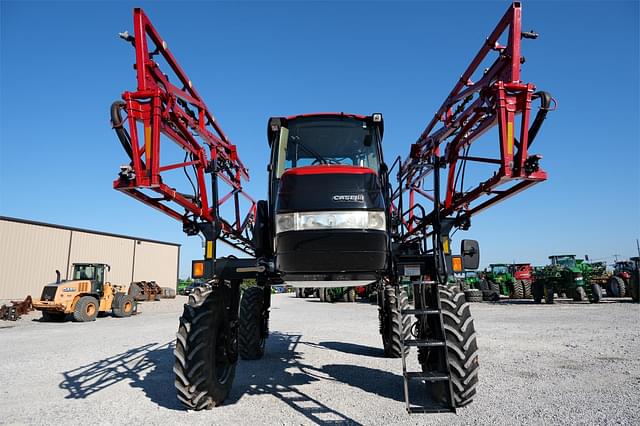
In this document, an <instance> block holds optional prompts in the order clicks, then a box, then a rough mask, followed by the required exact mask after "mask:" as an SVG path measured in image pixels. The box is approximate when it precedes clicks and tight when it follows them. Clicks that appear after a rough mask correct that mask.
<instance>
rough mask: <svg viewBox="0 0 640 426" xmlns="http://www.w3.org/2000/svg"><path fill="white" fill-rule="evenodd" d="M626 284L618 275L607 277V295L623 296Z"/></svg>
mask: <svg viewBox="0 0 640 426" xmlns="http://www.w3.org/2000/svg"><path fill="white" fill-rule="evenodd" d="M626 287H627V286H626V285H625V284H624V280H623V279H622V278H620V277H616V276H613V277H611V278H610V279H609V283H608V284H607V296H609V297H624V296H625V293H626V290H627V288H626Z"/></svg>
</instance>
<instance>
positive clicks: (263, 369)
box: [225, 332, 360, 425]
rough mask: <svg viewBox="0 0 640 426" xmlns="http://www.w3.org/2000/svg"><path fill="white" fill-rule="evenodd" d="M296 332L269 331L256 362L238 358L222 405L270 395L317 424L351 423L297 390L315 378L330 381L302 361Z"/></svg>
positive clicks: (345, 417)
mask: <svg viewBox="0 0 640 426" xmlns="http://www.w3.org/2000/svg"><path fill="white" fill-rule="evenodd" d="M300 337H301V336H300V335H294V334H282V333H276V332H272V333H271V334H270V335H269V339H268V340H267V347H266V350H265V356H264V358H262V359H261V360H257V361H241V362H240V363H239V364H238V368H237V369H236V379H235V382H234V384H233V387H232V388H231V393H230V395H229V398H228V399H227V401H226V402H225V405H229V404H235V403H236V402H238V401H239V400H240V399H241V398H242V397H243V396H244V395H264V394H267V395H273V396H274V397H276V398H278V399H279V400H281V401H282V402H284V403H285V404H287V405H288V406H289V407H291V408H292V409H294V410H295V411H297V412H298V413H300V414H302V415H303V416H305V417H306V418H308V419H309V420H310V421H311V422H313V423H318V424H354V425H359V424H360V423H358V422H357V421H355V420H354V419H352V418H350V417H348V416H346V415H345V414H342V413H340V412H339V411H337V410H334V409H332V408H330V407H329V406H327V405H325V404H323V403H322V402H320V401H318V400H317V399H315V398H313V397H311V396H310V395H308V394H306V393H305V392H303V391H301V390H300V389H299V387H300V386H302V385H307V384H310V383H313V382H316V381H319V380H332V379H331V378H330V377H329V378H328V377H327V373H326V372H325V371H324V370H323V369H322V368H320V369H318V368H316V367H313V366H310V365H306V364H303V363H302V362H301V358H302V357H301V355H300V352H298V351H297V350H296V348H297V346H298V344H299V343H300Z"/></svg>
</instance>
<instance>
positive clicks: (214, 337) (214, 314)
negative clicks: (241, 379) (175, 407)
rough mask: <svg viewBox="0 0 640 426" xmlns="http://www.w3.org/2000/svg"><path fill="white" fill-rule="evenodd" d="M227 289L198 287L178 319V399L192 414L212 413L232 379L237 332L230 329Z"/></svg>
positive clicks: (223, 398)
mask: <svg viewBox="0 0 640 426" xmlns="http://www.w3.org/2000/svg"><path fill="white" fill-rule="evenodd" d="M230 298H231V294H230V289H229V288H228V287H226V286H223V285H221V286H219V287H215V288H213V289H212V288H211V287H208V286H207V287H197V288H196V289H194V291H193V292H192V293H191V294H190V295H189V302H188V303H186V304H185V305H184V311H183V313H182V316H181V317H180V326H179V327H178V333H177V334H176V348H175V350H174V352H173V353H174V355H175V364H174V367H173V371H174V373H175V374H176V380H175V387H176V390H177V397H178V400H180V402H182V404H184V405H185V407H186V408H188V409H191V410H203V409H207V410H208V409H211V408H213V407H216V406H218V405H221V404H222V403H223V402H224V400H225V399H226V398H227V395H229V390H230V389H231V385H232V384H233V379H234V377H235V370H236V362H237V359H238V355H237V331H234V330H233V329H232V328H230V324H229V320H228V318H227V317H226V315H227V303H228V302H229V300H230Z"/></svg>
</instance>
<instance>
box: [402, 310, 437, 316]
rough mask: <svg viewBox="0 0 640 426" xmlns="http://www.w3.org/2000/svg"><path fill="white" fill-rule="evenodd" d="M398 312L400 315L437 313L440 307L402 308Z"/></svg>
mask: <svg viewBox="0 0 640 426" xmlns="http://www.w3.org/2000/svg"><path fill="white" fill-rule="evenodd" d="M400 313H401V314H402V315H421V314H422V315H425V314H426V315H437V314H439V313H440V309H403V310H402V311H401V312H400Z"/></svg>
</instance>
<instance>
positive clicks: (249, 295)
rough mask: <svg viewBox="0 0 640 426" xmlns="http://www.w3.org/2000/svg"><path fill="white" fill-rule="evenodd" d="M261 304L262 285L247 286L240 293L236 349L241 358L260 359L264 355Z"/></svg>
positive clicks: (262, 298)
mask: <svg viewBox="0 0 640 426" xmlns="http://www.w3.org/2000/svg"><path fill="white" fill-rule="evenodd" d="M263 305H264V289H263V288H262V287H257V286H254V287H249V288H248V289H246V290H245V291H244V293H243V294H242V300H241V301H240V317H239V319H238V350H239V352H240V357H241V358H242V359H245V360H254V359H260V358H262V356H263V355H264V344H265V338H264V336H263V335H262V330H261V324H262V307H263Z"/></svg>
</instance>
